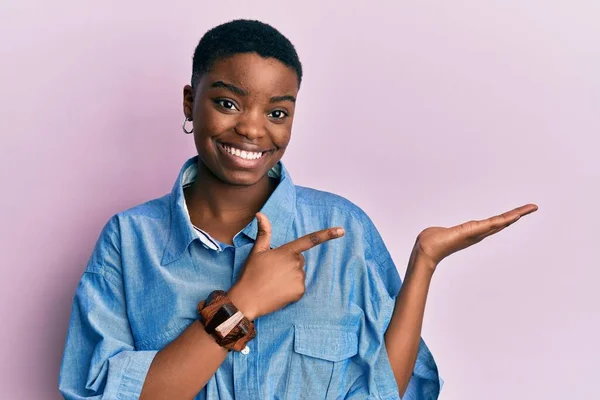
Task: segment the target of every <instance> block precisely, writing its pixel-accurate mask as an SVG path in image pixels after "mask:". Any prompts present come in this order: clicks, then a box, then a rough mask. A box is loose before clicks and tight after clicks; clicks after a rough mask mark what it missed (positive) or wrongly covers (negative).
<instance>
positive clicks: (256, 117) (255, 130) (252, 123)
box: [235, 111, 266, 140]
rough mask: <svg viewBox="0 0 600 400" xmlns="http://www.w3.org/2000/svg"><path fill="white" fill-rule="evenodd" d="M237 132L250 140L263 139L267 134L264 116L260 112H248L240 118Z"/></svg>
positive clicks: (236, 126) (236, 127)
mask: <svg viewBox="0 0 600 400" xmlns="http://www.w3.org/2000/svg"><path fill="white" fill-rule="evenodd" d="M235 131H236V132H237V133H238V134H239V135H242V136H245V137H246V138H248V139H249V140H255V139H259V138H261V137H263V136H264V135H265V134H266V132H265V126H264V119H263V115H262V113H260V112H254V111H253V112H247V113H244V114H243V115H241V116H240V118H239V119H238V121H237V124H236V125H235Z"/></svg>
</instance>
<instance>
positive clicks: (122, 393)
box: [59, 157, 442, 400]
mask: <svg viewBox="0 0 600 400" xmlns="http://www.w3.org/2000/svg"><path fill="white" fill-rule="evenodd" d="M196 163H197V157H194V158H192V159H190V160H188V161H187V162H186V163H185V165H184V166H183V167H182V169H181V172H180V173H179V176H178V178H177V181H176V182H175V185H174V187H173V190H172V191H171V193H170V194H167V195H165V196H164V197H161V198H159V199H155V200H152V201H149V202H147V203H144V204H141V205H139V206H136V207H134V208H132V209H130V210H127V211H125V212H122V213H119V214H117V215H115V216H113V217H112V218H111V219H110V220H109V221H108V223H107V224H106V226H105V227H104V229H103V230H102V233H101V234H100V238H99V239H98V242H97V244H96V246H95V249H94V251H93V254H92V256H91V258H90V260H89V262H88V265H87V268H86V269H85V272H84V273H83V276H82V278H81V281H80V282H79V286H78V287H77V290H76V293H75V298H74V301H73V308H72V313H71V320H70V326H69V330H68V334H67V340H66V347H65V352H64V355H63V362H62V366H61V371H60V377H59V389H60V391H61V393H62V394H63V396H64V397H65V398H66V399H137V398H138V397H139V394H140V392H141V389H142V386H143V384H144V379H145V377H146V374H147V372H148V369H149V367H150V364H151V362H152V360H153V358H154V356H155V355H156V353H157V352H158V351H159V350H161V349H162V348H163V347H165V346H166V345H167V344H169V342H171V341H172V340H174V339H175V338H177V336H179V335H180V334H181V333H182V332H183V331H184V330H185V329H186V328H187V327H188V326H189V325H190V324H191V323H192V322H193V321H194V320H195V319H197V312H196V305H197V303H198V302H199V301H200V300H203V299H205V298H206V297H207V295H208V294H209V293H210V292H211V291H213V290H216V289H222V290H228V289H229V288H230V287H231V286H232V285H233V283H235V282H236V281H237V280H238V278H239V276H240V273H241V271H242V269H243V267H244V263H245V261H246V258H247V257H248V255H249V253H250V251H251V250H252V246H253V244H254V240H255V239H256V232H257V222H256V218H255V219H254V220H253V221H252V222H251V223H249V224H248V225H247V226H246V227H245V228H244V229H243V230H242V231H240V232H239V233H238V234H237V235H236V236H235V237H234V239H233V245H227V244H224V243H219V241H217V240H216V239H214V238H211V237H210V235H209V234H208V232H202V231H199V230H197V229H194V226H193V225H192V224H191V222H190V217H189V214H188V211H187V207H186V204H185V199H184V195H183V187H184V186H185V185H188V184H190V183H191V182H192V181H193V180H194V179H195V178H196V171H197V166H196ZM270 174H271V176H277V179H278V180H279V183H278V186H277V188H276V189H275V191H274V192H273V193H272V195H271V196H270V197H269V199H268V200H267V202H266V203H265V204H264V206H263V208H262V209H261V212H262V213H264V214H265V215H267V217H268V218H269V220H270V221H271V224H272V241H271V246H272V247H278V246H281V245H283V244H285V243H287V242H289V241H291V240H294V239H296V238H298V237H300V236H303V235H305V234H308V233H311V232H313V231H317V230H320V229H324V228H328V227H333V226H342V227H344V228H345V231H346V234H345V236H344V237H342V238H339V239H335V240H332V241H329V242H326V243H324V244H322V245H319V246H317V247H315V248H313V249H310V250H308V251H306V252H304V253H303V254H304V257H305V259H306V264H305V270H306V292H305V294H304V296H303V297H302V299H301V300H300V301H298V302H295V303H292V304H289V305H287V306H285V307H284V308H282V309H280V310H278V311H276V312H273V313H271V314H268V315H264V316H262V317H260V318H257V319H256V320H255V321H254V324H255V328H256V332H257V334H256V338H255V339H253V340H252V341H250V342H249V343H248V347H247V349H245V350H246V351H244V352H230V353H229V354H228V355H227V357H226V359H225V361H224V362H223V364H222V365H221V366H220V367H219V369H218V370H217V371H216V373H215V374H214V375H213V376H212V378H211V379H210V380H209V381H208V383H207V384H206V386H205V387H204V388H203V389H202V391H201V392H200V393H199V394H198V395H197V396H196V399H223V400H229V399H311V400H313V399H400V396H399V395H398V388H397V385H396V382H395V379H394V375H393V372H392V369H391V367H390V363H389V360H388V357H387V353H386V350H385V343H384V333H385V331H386V329H387V326H388V324H389V321H390V319H391V315H392V312H393V310H394V303H395V299H396V296H397V294H398V291H399V289H400V285H401V280H400V277H399V275H398V272H397V270H396V267H395V265H394V262H393V261H392V259H391V257H390V254H389V252H388V250H387V248H386V246H385V245H384V242H383V240H382V238H381V237H380V235H379V233H378V232H377V230H376V228H375V226H374V225H373V223H372V221H371V220H370V219H369V217H368V216H367V215H366V214H365V213H364V212H363V211H362V210H361V209H360V208H359V207H357V206H356V205H354V204H352V203H351V202H350V201H348V200H346V199H344V198H342V197H340V196H337V195H334V194H331V193H326V192H322V191H317V190H314V189H309V188H305V187H300V186H295V185H294V184H293V182H292V180H291V178H290V176H289V173H288V172H287V170H286V169H285V167H284V166H283V165H282V164H281V162H280V163H278V164H277V168H274V169H273V170H272V171H271V173H270ZM441 384H442V382H441V380H440V379H439V377H438V372H437V367H436V364H435V362H434V360H433V357H432V355H431V353H430V352H429V350H428V348H427V346H426V345H425V343H424V342H423V340H421V342H420V348H419V354H418V357H417V362H416V365H415V368H414V372H413V375H412V378H411V380H410V383H409V386H408V389H407V391H406V393H405V395H404V396H403V398H404V399H419V400H420V399H427V400H429V399H437V398H438V395H439V391H440V387H441Z"/></svg>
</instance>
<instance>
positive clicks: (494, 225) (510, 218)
mask: <svg viewBox="0 0 600 400" xmlns="http://www.w3.org/2000/svg"><path fill="white" fill-rule="evenodd" d="M537 209H538V207H537V205H535V204H526V205H524V206H521V207H517V208H515V209H513V210H510V211H507V212H505V213H502V214H499V215H495V216H493V217H491V218H488V219H484V220H480V221H470V222H468V223H466V224H461V225H458V227H460V228H461V229H463V230H464V231H467V232H468V235H469V236H480V235H487V234H488V233H490V232H492V233H491V234H494V233H496V232H497V230H498V229H503V228H506V227H507V226H509V225H511V224H514V223H515V222H517V221H518V220H519V219H520V218H521V217H522V216H524V215H527V214H531V213H532V212H534V211H537ZM458 227H456V228H458Z"/></svg>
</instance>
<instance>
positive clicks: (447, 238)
mask: <svg viewBox="0 0 600 400" xmlns="http://www.w3.org/2000/svg"><path fill="white" fill-rule="evenodd" d="M537 209H538V206H537V205H535V204H527V205H524V206H521V207H518V208H515V209H514V210H511V211H507V212H505V213H504V214H500V215H496V216H495V217H491V218H488V219H485V220H481V221H469V222H466V223H463V224H460V225H457V226H454V227H452V228H442V227H437V226H435V227H431V228H427V229H425V230H424V231H423V232H421V233H420V234H419V236H418V237H417V241H416V243H415V246H414V248H413V255H414V256H416V257H420V258H423V259H425V260H426V261H427V263H428V265H430V266H431V267H432V268H433V270H435V268H436V266H437V264H439V263H440V261H442V260H443V259H444V258H446V257H448V256H449V255H450V254H452V253H455V252H457V251H460V250H462V249H465V248H467V247H469V246H472V245H474V244H475V243H479V242H481V241H482V240H483V239H485V238H486V237H488V236H491V235H493V234H495V233H498V232H500V231H501V230H502V229H504V228H506V227H507V226H510V225H512V224H514V223H515V222H517V221H518V220H519V218H521V217H522V216H524V215H527V214H530V213H532V212H534V211H537ZM411 258H412V257H411Z"/></svg>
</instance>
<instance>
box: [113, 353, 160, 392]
mask: <svg viewBox="0 0 600 400" xmlns="http://www.w3.org/2000/svg"><path fill="white" fill-rule="evenodd" d="M156 353H158V352H157V351H122V352H120V353H119V354H116V355H115V356H113V357H111V359H110V363H111V364H113V365H114V364H115V363H116V364H120V363H122V368H115V369H114V370H115V372H116V371H119V370H120V371H121V379H114V382H118V386H116V387H114V388H112V389H114V390H110V389H109V388H107V389H108V390H107V392H108V393H105V396H106V395H108V396H106V397H107V398H109V399H114V400H137V399H139V398H140V394H141V392H142V387H143V386H144V381H145V380H146V375H148V370H149V369H150V364H152V360H154V357H155V356H156ZM109 382H111V379H109Z"/></svg>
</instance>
